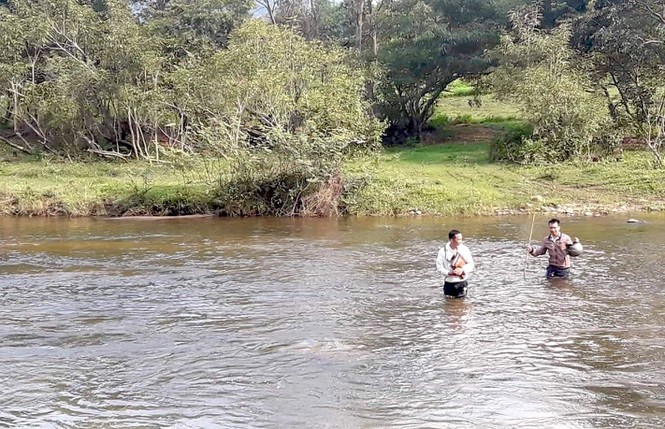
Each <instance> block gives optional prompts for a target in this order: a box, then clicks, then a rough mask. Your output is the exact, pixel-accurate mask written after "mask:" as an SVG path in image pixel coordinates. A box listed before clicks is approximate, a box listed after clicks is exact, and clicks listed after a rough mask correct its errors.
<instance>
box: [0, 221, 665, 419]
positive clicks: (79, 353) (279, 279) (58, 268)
mask: <svg viewBox="0 0 665 429" xmlns="http://www.w3.org/2000/svg"><path fill="white" fill-rule="evenodd" d="M647 220H648V223H644V224H637V225H629V224H626V222H625V219H622V218H603V219H570V220H569V219H564V222H563V225H562V230H563V231H564V232H566V233H568V234H569V235H571V236H573V235H575V236H579V237H580V238H581V239H582V241H583V242H584V244H585V254H584V256H582V257H580V258H576V259H575V260H574V264H575V265H574V268H573V274H574V277H573V278H572V279H570V280H554V281H552V280H546V279H545V278H544V269H545V265H546V263H547V262H546V259H545V257H541V258H538V259H533V258H530V259H529V260H528V265H527V270H526V276H525V274H524V273H525V271H524V268H525V267H524V264H525V259H524V246H525V244H526V241H527V239H528V235H529V229H530V219H527V218H526V217H524V218H498V219H490V218H481V219H463V220H450V219H427V218H424V219H342V220H277V219H243V220H236V219H195V220H181V219H174V220H164V221H156V222H150V221H134V220H124V221H108V220H94V219H83V220H64V219H57V220H44V219H0V232H2V250H1V253H0V260H1V263H2V264H1V265H0V300H1V302H2V306H0V366H1V367H2V369H3V371H1V372H0V404H1V406H0V428H2V427H11V428H14V427H16V428H104V427H108V428H230V427H238V428H240V427H243V428H245V427H247V428H250V427H251V428H258V427H269V428H273V427H275V428H315V427H316V428H320V427H330V428H333V427H334V428H388V427H394V428H427V427H430V428H465V427H466V428H497V427H510V428H513V427H514V428H517V427H519V428H625V427H640V428H660V427H663V425H664V423H665V400H664V399H663V398H665V364H664V362H665V343H664V342H663V335H662V326H663V325H664V324H665V291H664V290H663V288H662V286H661V284H662V283H663V280H665V268H663V265H662V264H661V263H660V255H661V254H662V251H663V248H664V247H665V228H663V224H665V218H663V217H658V216H650V217H648V218H647ZM546 224H547V219H546V218H543V219H537V223H536V225H537V227H536V231H534V237H538V239H540V238H541V236H544V235H545V234H546V233H547V230H546ZM451 228H459V229H461V230H462V231H463V233H464V235H465V237H466V238H467V244H468V245H469V247H470V248H471V250H472V252H473V253H474V258H475V259H476V262H477V272H476V273H475V275H474V277H473V278H472V281H471V287H470V292H469V296H468V297H467V298H465V299H462V300H460V299H457V300H449V299H445V298H444V297H443V296H442V291H441V285H440V279H439V278H438V277H437V274H436V271H435V268H434V258H435V256H436V252H437V250H438V248H439V247H440V246H441V245H442V244H443V243H444V242H445V239H446V234H447V231H448V230H449V229H451ZM525 277H526V278H525Z"/></svg>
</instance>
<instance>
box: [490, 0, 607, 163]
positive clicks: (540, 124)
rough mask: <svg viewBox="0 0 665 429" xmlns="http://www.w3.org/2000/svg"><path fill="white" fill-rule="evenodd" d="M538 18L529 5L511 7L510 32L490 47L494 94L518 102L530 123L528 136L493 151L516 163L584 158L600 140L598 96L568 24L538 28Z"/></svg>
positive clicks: (602, 125) (601, 121)
mask: <svg viewBox="0 0 665 429" xmlns="http://www.w3.org/2000/svg"><path fill="white" fill-rule="evenodd" d="M540 17H541V15H540V14H539V11H538V10H537V9H535V8H533V7H525V8H521V9H518V10H516V11H514V12H513V13H512V14H511V24H512V29H513V30H512V32H511V33H510V34H506V35H504V36H503V37H502V40H501V44H500V45H499V46H498V47H497V49H496V50H495V54H497V55H498V61H499V64H500V65H499V67H498V68H497V70H496V71H495V72H494V73H493V74H492V76H491V77H490V79H489V80H490V82H491V83H492V86H493V89H494V91H495V94H496V95H497V96H498V97H499V98H500V99H506V100H511V101H512V102H515V103H517V104H518V105H520V107H521V110H522V113H523V115H524V117H525V119H527V120H528V121H529V123H530V124H531V125H532V127H533V133H532V135H531V136H529V138H526V139H520V140H518V141H517V142H506V144H507V146H506V147H504V148H498V149H496V150H495V153H499V154H501V155H500V156H498V158H504V159H509V160H513V161H520V162H535V161H549V162H556V161H564V160H568V159H572V158H577V157H586V158H587V159H589V158H591V157H592V156H593V155H596V153H594V152H595V149H596V148H595V147H594V146H596V145H600V144H601V143H603V142H604V140H603V137H604V136H603V133H604V129H605V128H606V125H607V119H608V118H607V114H606V112H605V111H604V106H603V101H602V98H601V96H600V95H599V94H597V93H595V92H593V91H589V90H590V89H591V88H592V83H591V81H590V80H589V78H588V76H587V73H586V70H585V68H584V64H583V63H580V61H579V59H578V58H576V56H575V52H574V51H573V50H572V49H571V47H570V38H571V32H570V28H569V26H567V25H560V26H559V27H557V28H555V29H553V30H550V31H545V30H541V29H540V28H539V27H540ZM499 143H500V142H499ZM605 152H607V150H606V151H605Z"/></svg>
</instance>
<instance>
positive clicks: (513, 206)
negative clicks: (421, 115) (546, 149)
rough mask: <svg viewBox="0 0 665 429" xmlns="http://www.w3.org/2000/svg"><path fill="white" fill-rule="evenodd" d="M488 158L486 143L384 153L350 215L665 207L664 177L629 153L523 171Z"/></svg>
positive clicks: (357, 171) (356, 171)
mask: <svg viewBox="0 0 665 429" xmlns="http://www.w3.org/2000/svg"><path fill="white" fill-rule="evenodd" d="M487 151H488V145H487V144H483V143H478V144H466V143H452V144H446V145H441V146H436V145H435V146H427V147H418V148H415V149H403V150H392V151H390V152H386V153H385V154H383V155H382V156H381V157H380V158H379V160H378V161H377V162H376V164H375V168H374V169H373V170H372V171H371V173H369V174H370V175H371V180H369V185H368V186H367V187H366V188H364V189H362V190H361V191H360V193H359V194H358V195H356V196H354V198H352V199H351V201H350V204H349V211H350V212H351V213H352V214H356V215H404V214H408V213H409V212H410V211H411V210H412V209H418V210H420V211H422V212H423V213H428V214H433V215H446V216H447V215H461V216H469V215H487V214H493V213H496V212H500V211H505V210H513V211H519V209H520V208H522V209H524V210H534V209H536V210H537V209H540V208H541V207H543V206H555V205H566V206H572V207H575V208H576V210H578V211H582V212H583V211H591V212H594V213H604V212H607V211H610V210H611V209H612V208H613V207H620V206H622V205H629V206H631V205H634V206H647V207H657V208H664V207H665V171H663V170H655V169H653V168H652V167H651V165H650V163H651V157H650V155H649V154H647V153H644V152H630V153H627V154H626V156H625V160H624V161H623V162H607V163H589V164H581V163H562V164H557V165H555V166H533V167H519V166H511V165H505V164H492V163H490V162H489V161H488V155H487V153H488V152H487ZM361 170H362V169H361V168H360V163H358V165H354V164H351V165H349V167H348V171H347V172H348V175H349V177H359V176H361V175H362V174H363V173H362V172H361ZM365 174H367V173H365ZM535 196H540V197H542V201H538V202H535V201H533V199H534V197H535Z"/></svg>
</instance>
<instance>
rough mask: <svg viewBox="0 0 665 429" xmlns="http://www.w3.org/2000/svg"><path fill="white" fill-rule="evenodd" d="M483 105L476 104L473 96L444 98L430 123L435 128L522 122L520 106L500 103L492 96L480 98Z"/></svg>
mask: <svg viewBox="0 0 665 429" xmlns="http://www.w3.org/2000/svg"><path fill="white" fill-rule="evenodd" d="M478 99H479V100H480V101H481V103H482V104H481V105H480V106H478V105H476V104H474V97H473V96H460V97H442V98H441V99H440V100H439V102H438V104H437V107H436V111H435V113H434V116H433V117H432V119H431V120H430V123H431V124H433V125H434V126H437V125H442V124H445V123H451V124H460V123H463V124H505V123H511V122H519V121H520V112H519V108H518V106H515V105H512V104H509V103H505V102H500V101H498V100H496V99H495V98H494V97H493V96H492V95H482V96H480V97H478Z"/></svg>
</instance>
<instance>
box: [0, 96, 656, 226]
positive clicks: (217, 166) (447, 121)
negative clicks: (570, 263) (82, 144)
mask: <svg viewBox="0 0 665 429" xmlns="http://www.w3.org/2000/svg"><path fill="white" fill-rule="evenodd" d="M469 100H471V97H446V98H443V99H442V102H441V107H440V111H439V112H438V113H437V116H435V118H434V119H433V122H435V123H436V122H437V121H438V122H439V123H438V125H437V128H436V129H435V131H434V132H432V133H430V134H429V135H428V136H426V137H425V138H424V139H423V143H422V144H420V145H415V146H412V147H408V148H400V149H391V150H386V151H385V152H384V153H382V154H381V155H379V156H378V157H376V158H372V159H366V160H358V161H354V162H353V163H350V164H348V165H347V166H346V168H345V172H344V175H345V182H346V185H347V186H346V193H345V195H344V197H343V204H344V205H345V208H346V211H347V212H348V213H349V214H351V215H359V216H366V215H391V216H393V215H398V216H399V215H409V214H414V213H422V214H426V215H489V214H501V213H504V214H508V213H521V212H529V211H533V210H539V211H540V210H542V211H553V212H569V213H574V214H586V215H597V214H604V213H609V212H613V211H620V210H663V209H665V171H660V170H655V169H653V168H652V166H651V155H650V154H648V153H645V152H626V153H624V157H623V159H622V160H621V161H619V162H599V163H564V164H558V165H551V166H534V167H521V166H515V165H506V164H495V163H490V162H489V156H488V151H489V141H490V139H491V138H492V136H493V135H494V134H495V133H496V132H497V129H501V127H505V126H510V124H512V123H514V122H515V121H516V115H517V110H516V109H514V108H512V107H510V106H504V105H501V104H499V103H496V102H495V101H493V100H491V99H489V98H485V99H484V100H483V104H482V106H474V107H472V106H471V105H470V104H469ZM1 158H2V161H1V162H0V214H5V215H39V216H43V215H70V216H88V215H102V216H107V215H110V216H116V215H140V214H157V215H173V214H195V213H210V212H215V211H216V210H218V208H219V206H220V202H219V201H218V198H219V196H218V195H219V192H218V191H216V184H217V183H218V182H219V176H220V172H222V171H223V170H224V168H223V163H216V162H214V161H209V160H196V159H192V160H189V161H187V162H186V163H182V162H180V163H179V164H178V165H173V164H152V165H151V164H148V163H143V162H132V163H120V162H116V163H107V162H93V163H86V164H82V163H76V164H72V163H68V162H61V161H54V160H50V161H46V160H29V159H20V160H19V159H18V158H14V157H12V155H11V154H5V155H3V156H2V157H1Z"/></svg>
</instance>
